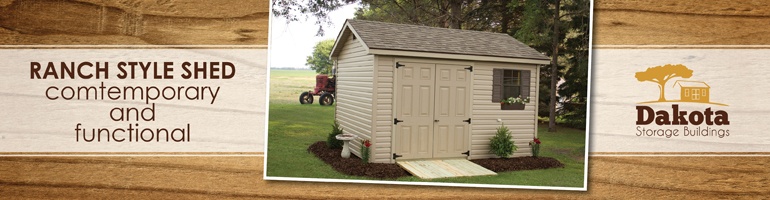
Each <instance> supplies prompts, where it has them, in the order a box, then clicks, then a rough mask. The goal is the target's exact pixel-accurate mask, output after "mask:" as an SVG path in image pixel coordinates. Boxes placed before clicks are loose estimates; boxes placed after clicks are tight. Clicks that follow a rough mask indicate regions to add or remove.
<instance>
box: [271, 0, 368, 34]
mask: <svg viewBox="0 0 770 200" xmlns="http://www.w3.org/2000/svg"><path fill="white" fill-rule="evenodd" d="M356 2H358V0H323V1H317V0H274V1H273V10H272V12H273V15H275V16H276V17H284V18H286V21H287V23H291V22H293V21H298V20H299V18H298V17H299V16H305V20H307V19H308V17H309V16H312V17H313V18H314V19H315V20H316V21H315V24H316V25H318V31H317V32H316V35H317V36H322V35H324V29H323V28H324V26H326V25H330V24H331V21H329V12H332V11H335V10H337V9H339V8H341V7H343V6H346V5H348V4H352V3H356Z"/></svg>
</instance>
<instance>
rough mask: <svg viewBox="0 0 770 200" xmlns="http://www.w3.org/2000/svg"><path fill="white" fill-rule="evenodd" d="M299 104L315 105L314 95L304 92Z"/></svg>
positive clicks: (300, 96)
mask: <svg viewBox="0 0 770 200" xmlns="http://www.w3.org/2000/svg"><path fill="white" fill-rule="evenodd" d="M299 103H301V104H313V94H310V92H303V93H302V94H300V95H299Z"/></svg>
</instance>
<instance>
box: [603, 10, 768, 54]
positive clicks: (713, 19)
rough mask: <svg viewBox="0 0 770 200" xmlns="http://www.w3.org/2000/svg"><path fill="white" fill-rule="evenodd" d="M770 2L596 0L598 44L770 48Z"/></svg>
mask: <svg viewBox="0 0 770 200" xmlns="http://www.w3.org/2000/svg"><path fill="white" fill-rule="evenodd" d="M768 24H770V2H766V1H752V0H738V1H727V0H714V1H678V0H662V1H652V0H633V1H621V0H596V1H595V7H594V35H593V44H595V45H632V44H633V45H663V44H665V45H674V44H680V45H706V44H709V45H713V44H729V45H757V44H770V37H765V36H766V35H767V34H768V33H770V26H767V25H768Z"/></svg>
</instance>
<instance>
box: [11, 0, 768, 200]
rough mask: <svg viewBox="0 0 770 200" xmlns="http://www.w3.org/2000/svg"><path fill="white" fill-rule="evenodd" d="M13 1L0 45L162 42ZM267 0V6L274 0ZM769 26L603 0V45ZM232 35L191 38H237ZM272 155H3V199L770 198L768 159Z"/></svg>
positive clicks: (697, 38) (717, 8) (755, 38)
mask: <svg viewBox="0 0 770 200" xmlns="http://www.w3.org/2000/svg"><path fill="white" fill-rule="evenodd" d="M8 2H13V1H9V0H1V1H0V6H4V7H2V8H0V12H2V13H3V14H2V15H0V16H3V17H0V26H2V29H0V43H3V44H93V43H92V42H97V43H99V44H147V43H149V44H159V43H162V42H157V40H153V39H151V38H150V39H146V38H142V37H137V36H130V35H129V36H126V35H121V34H114V35H101V34H93V33H81V32H78V31H81V30H75V31H72V30H63V31H62V30H54V31H52V32H51V34H34V32H25V31H24V30H22V29H19V28H18V27H16V25H13V24H11V25H9V24H8V23H7V21H6V19H7V16H9V15H6V13H7V12H9V10H8V9H7V8H8V7H7V5H9V3H8ZM259 2H260V3H262V4H259V5H267V4H265V3H266V0H261V1H259ZM265 16H267V15H265ZM262 23H265V24H261V25H259V26H257V28H253V27H250V28H249V29H256V30H260V31H264V32H265V36H266V31H267V26H266V23H267V21H266V20H263V21H262ZM768 25H770V6H768V5H767V3H766V2H764V1H751V0H741V1H727V0H719V1H718V0H712V1H688V2H680V1H677V0H664V1H652V0H646V1H645V0H637V1H633V0H610V1H608V0H601V1H597V2H596V12H595V27H594V30H595V35H594V44H597V45H608V44H624V45H636V44H763V45H767V44H770V37H766V35H767V34H768V31H770V30H768V29H770V26H768ZM145 30H147V29H145ZM68 31H69V32H68ZM160 32H162V33H159V34H172V33H170V32H163V31H160ZM172 32H173V31H172ZM231 33H232V32H226V31H225V32H217V31H214V32H206V31H199V32H195V33H190V34H193V35H195V36H202V35H206V34H211V35H212V36H219V37H215V38H232V37H230V36H231V35H230V34H231ZM180 34H181V33H180ZM221 35H226V36H221ZM265 38H266V37H265ZM263 40H264V39H263ZM153 41H155V42H153ZM175 41H176V42H174V43H175V44H176V43H185V42H186V41H193V40H189V39H185V38H184V37H182V38H181V39H179V40H175ZM232 41H235V40H233V39H217V40H214V41H207V42H204V43H206V44H220V43H221V44H231V42H232ZM249 44H266V40H264V41H262V40H250V42H249ZM593 123H598V122H595V121H594V122H593ZM591 145H601V144H591ZM263 159H264V158H263V157H262V156H248V155H236V154H225V155H210V156H173V155H172V156H168V155H167V156H158V157H151V156H130V157H125V156H88V157H83V156H62V155H58V156H55V157H54V156H51V157H40V156H0V197H16V198H65V199H73V198H104V199H106V198H126V199H136V198H147V197H148V196H151V197H154V198H174V199H176V198H211V199H213V198H217V199H218V198H291V199H327V198H332V197H334V198H339V199H356V198H364V197H366V198H372V197H375V198H378V199H379V198H426V199H447V198H463V199H465V198H586V199H596V198H606V199H617V198H639V199H658V198H663V197H666V198H696V199H700V198H760V197H767V196H770V192H769V191H770V184H768V183H769V182H770V168H768V167H767V163H770V156H766V155H756V156H748V157H736V156H731V157H728V156H716V157H713V156H706V157H698V156H688V157H679V156H671V157H659V156H634V157H623V156H617V155H615V156H612V155H610V156H606V155H605V156H590V158H589V160H590V161H589V163H590V164H589V177H588V182H589V185H588V192H571V191H548V190H514V189H484V188H460V187H428V186H398V185H369V184H340V183H309V182H283V181H264V180H262V176H263V174H262V173H263V172H262V169H263V167H262V166H263Z"/></svg>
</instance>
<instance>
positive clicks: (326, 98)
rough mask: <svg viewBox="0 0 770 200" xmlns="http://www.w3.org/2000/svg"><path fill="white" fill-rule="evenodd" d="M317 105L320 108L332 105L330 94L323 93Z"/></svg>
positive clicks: (332, 97) (332, 100)
mask: <svg viewBox="0 0 770 200" xmlns="http://www.w3.org/2000/svg"><path fill="white" fill-rule="evenodd" d="M318 103H319V104H321V105H322V106H331V105H332V104H334V96H332V94H331V93H323V94H322V95H321V97H320V98H319V99H318Z"/></svg>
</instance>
